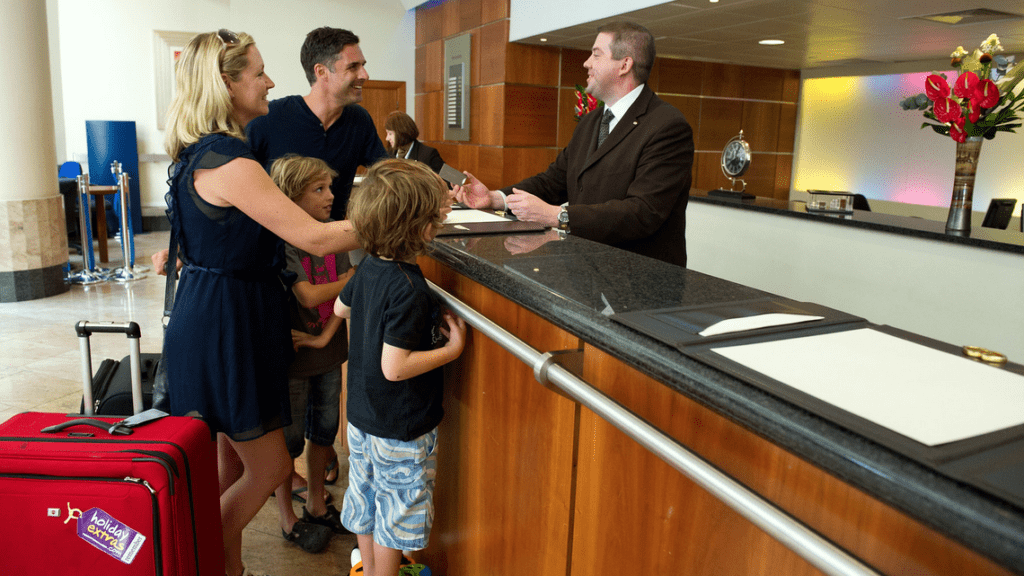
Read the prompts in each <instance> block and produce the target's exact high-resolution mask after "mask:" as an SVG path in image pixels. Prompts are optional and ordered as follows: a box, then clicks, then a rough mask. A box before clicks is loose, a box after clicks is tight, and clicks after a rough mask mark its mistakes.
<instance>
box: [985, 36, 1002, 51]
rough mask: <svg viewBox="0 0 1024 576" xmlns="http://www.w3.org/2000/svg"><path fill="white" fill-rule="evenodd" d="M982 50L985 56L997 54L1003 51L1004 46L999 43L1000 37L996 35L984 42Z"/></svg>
mask: <svg viewBox="0 0 1024 576" xmlns="http://www.w3.org/2000/svg"><path fill="white" fill-rule="evenodd" d="M980 50H981V51H982V52H984V53H985V54H994V53H996V52H1002V51H1003V45H1002V44H1000V43H999V36H996V35H995V34H991V35H989V37H988V38H986V39H985V41H984V42H982V43H981V48H980Z"/></svg>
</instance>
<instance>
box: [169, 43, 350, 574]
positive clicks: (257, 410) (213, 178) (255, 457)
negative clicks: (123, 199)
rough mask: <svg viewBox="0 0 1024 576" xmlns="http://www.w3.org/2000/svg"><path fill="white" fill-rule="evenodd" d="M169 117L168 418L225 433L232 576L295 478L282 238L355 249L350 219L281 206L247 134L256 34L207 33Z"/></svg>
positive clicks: (261, 103) (283, 199) (186, 64)
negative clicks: (172, 274) (172, 267)
mask: <svg viewBox="0 0 1024 576" xmlns="http://www.w3.org/2000/svg"><path fill="white" fill-rule="evenodd" d="M175 76H176V82H177V94H176V96H175V97H174V100H173V101H172V103H171V106H170V108H169V110H168V113H167V138H166V149H167V153H168V154H169V155H170V156H171V159H172V160H173V161H174V164H173V165H172V166H171V170H170V178H169V180H168V184H169V185H170V190H169V192H168V193H167V205H168V211H167V213H168V217H169V218H170V220H171V238H172V250H171V253H175V250H174V249H173V245H174V244H175V243H176V244H177V246H178V247H179V248H180V251H179V252H177V254H178V255H179V257H180V258H181V260H182V261H183V262H184V266H183V267H182V270H181V279H180V281H179V283H178V290H177V297H176V298H175V301H174V310H173V311H172V313H171V320H170V323H169V324H168V326H167V331H166V333H165V336H164V355H163V362H164V363H165V364H166V365H167V390H168V396H169V398H170V404H171V413H172V414H174V415H176V416H199V417H201V418H203V419H204V420H205V421H206V422H207V423H208V424H209V425H210V428H211V429H212V430H213V431H214V432H215V433H216V434H217V438H218V444H219V445H220V446H219V447H220V453H221V454H226V453H229V452H231V451H234V452H235V453H236V454H237V456H238V459H237V464H235V465H226V462H227V460H225V459H221V460H220V462H219V473H220V479H221V498H220V507H221V520H222V528H223V532H224V552H225V574H226V575H227V576H239V574H242V575H248V574H253V572H250V571H249V570H248V569H247V568H246V567H245V566H244V565H243V564H242V530H243V528H245V526H246V525H247V524H248V523H249V521H250V520H252V518H253V517H254V516H255V515H256V513H257V512H258V511H259V510H260V508H261V507H262V506H263V503H264V502H266V500H267V497H269V496H270V494H271V493H272V492H273V491H274V488H275V487H276V486H277V485H279V484H281V482H283V481H284V480H285V479H286V478H287V477H288V474H289V472H290V470H291V465H290V464H291V462H290V458H289V456H288V451H287V450H286V448H285V443H284V435H283V431H282V428H283V427H284V426H286V425H288V423H289V422H290V421H291V416H290V410H289V401H288V366H289V364H290V362H291V359H292V342H291V332H290V325H289V318H288V310H289V307H288V303H287V300H286V294H287V293H286V288H285V287H284V286H283V284H282V282H281V280H280V271H281V269H282V268H283V265H284V260H283V258H282V255H283V251H282V245H281V241H280V239H279V238H278V237H280V238H281V239H284V240H285V241H286V242H288V243H289V244H292V245H293V246H298V247H300V248H302V249H303V250H306V251H307V252H310V253H314V254H318V255H324V254H330V253H335V252H345V251H348V250H351V249H353V248H356V247H357V246H358V241H357V240H356V236H355V233H354V231H353V230H352V227H351V225H350V224H349V223H348V222H347V221H342V222H331V223H322V222H318V221H316V220H315V219H313V218H312V217H311V216H309V214H307V213H306V212H305V211H304V210H302V208H300V207H299V206H298V205H297V204H295V203H294V202H292V201H291V200H289V199H288V197H287V196H285V195H284V194H283V193H282V192H281V191H280V190H279V189H278V188H277V187H276V186H275V185H274V183H273V181H272V180H271V179H270V176H269V175H267V172H266V171H265V170H264V169H263V167H262V166H260V164H259V163H258V162H256V160H255V159H254V158H253V156H252V153H251V151H250V150H249V146H248V145H247V144H246V141H245V132H244V128H245V125H246V124H247V123H248V122H249V121H250V120H252V119H253V118H256V117H258V116H261V115H263V114H266V113H267V111H268V104H267V93H268V92H269V90H270V89H271V88H273V87H274V82H273V81H272V80H271V79H270V78H269V77H268V76H267V75H266V73H265V72H264V70H263V58H262V57H261V56H260V52H259V50H257V49H256V45H255V43H254V41H253V39H252V37H251V36H249V35H248V34H244V33H242V34H235V33H233V32H230V31H228V30H223V29H222V30H220V31H219V32H210V33H206V34H199V35H197V36H196V37H195V38H193V39H192V40H191V41H190V42H189V43H188V45H187V46H186V47H185V49H184V51H183V52H182V54H181V56H180V58H179V60H178V63H177V66H176V71H175Z"/></svg>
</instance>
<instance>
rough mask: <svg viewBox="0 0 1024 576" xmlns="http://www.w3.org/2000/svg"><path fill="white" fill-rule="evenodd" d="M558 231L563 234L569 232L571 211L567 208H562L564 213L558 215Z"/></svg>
mask: <svg viewBox="0 0 1024 576" xmlns="http://www.w3.org/2000/svg"><path fill="white" fill-rule="evenodd" d="M558 229H559V230H561V231H562V232H568V231H569V210H568V209H566V207H565V206H562V211H561V212H559V213H558Z"/></svg>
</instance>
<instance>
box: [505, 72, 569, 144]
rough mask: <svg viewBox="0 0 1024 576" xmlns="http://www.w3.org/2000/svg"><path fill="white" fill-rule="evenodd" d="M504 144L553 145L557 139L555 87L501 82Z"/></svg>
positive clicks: (556, 93)
mask: <svg viewBox="0 0 1024 576" xmlns="http://www.w3.org/2000/svg"><path fill="white" fill-rule="evenodd" d="M504 88H505V99H504V104H505V106H504V109H503V110H502V114H501V115H502V116H504V120H505V122H504V138H503V139H502V142H501V144H503V145H505V146H555V145H556V144H557V140H558V89H557V88H554V87H541V86H518V85H511V84H505V86H504Z"/></svg>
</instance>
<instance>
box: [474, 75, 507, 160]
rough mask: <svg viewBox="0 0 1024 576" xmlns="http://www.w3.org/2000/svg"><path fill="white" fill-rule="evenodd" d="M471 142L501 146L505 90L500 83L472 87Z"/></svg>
mask: <svg viewBox="0 0 1024 576" xmlns="http://www.w3.org/2000/svg"><path fill="white" fill-rule="evenodd" d="M469 92H470V94H469V97H470V102H471V106H470V117H469V132H470V142H473V143H474V144H482V145H484V146H501V144H502V140H503V138H504V133H503V132H502V130H503V128H504V122H503V121H504V118H503V116H504V111H505V90H504V87H503V86H502V85H500V84H496V85H491V86H481V87H479V88H472V89H470V91H469Z"/></svg>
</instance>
